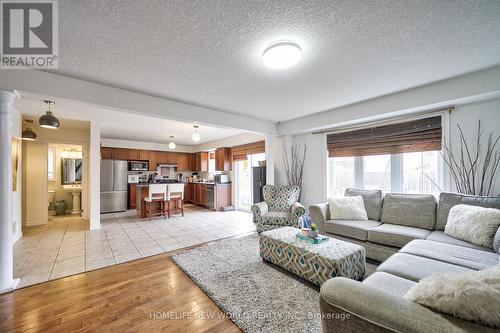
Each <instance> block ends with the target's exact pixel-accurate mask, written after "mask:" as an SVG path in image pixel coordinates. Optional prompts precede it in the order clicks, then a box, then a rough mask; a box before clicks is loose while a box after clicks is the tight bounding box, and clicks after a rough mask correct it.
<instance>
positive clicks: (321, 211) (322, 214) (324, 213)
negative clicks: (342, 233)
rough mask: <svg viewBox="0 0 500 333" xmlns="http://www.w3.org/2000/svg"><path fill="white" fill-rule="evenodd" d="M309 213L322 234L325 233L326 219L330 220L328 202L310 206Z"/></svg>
mask: <svg viewBox="0 0 500 333" xmlns="http://www.w3.org/2000/svg"><path fill="white" fill-rule="evenodd" d="M309 214H310V215H311V219H312V221H313V222H314V223H316V226H318V231H319V233H320V234H324V233H325V221H328V220H330V209H329V207H328V203H326V202H325V203H321V204H315V205H311V206H309Z"/></svg>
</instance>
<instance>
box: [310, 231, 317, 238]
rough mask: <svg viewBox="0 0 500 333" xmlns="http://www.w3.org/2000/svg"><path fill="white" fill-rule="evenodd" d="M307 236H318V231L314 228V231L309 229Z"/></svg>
mask: <svg viewBox="0 0 500 333" xmlns="http://www.w3.org/2000/svg"><path fill="white" fill-rule="evenodd" d="M309 237H311V238H316V237H318V231H317V230H315V231H312V230H311V231H309Z"/></svg>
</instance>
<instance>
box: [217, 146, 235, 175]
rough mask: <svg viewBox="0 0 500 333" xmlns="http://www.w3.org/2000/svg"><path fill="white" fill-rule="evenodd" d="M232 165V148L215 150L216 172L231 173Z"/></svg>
mask: <svg viewBox="0 0 500 333" xmlns="http://www.w3.org/2000/svg"><path fill="white" fill-rule="evenodd" d="M231 165H232V163H231V148H228V147H222V148H217V149H216V150H215V171H231Z"/></svg>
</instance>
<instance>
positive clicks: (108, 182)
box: [101, 160, 114, 192]
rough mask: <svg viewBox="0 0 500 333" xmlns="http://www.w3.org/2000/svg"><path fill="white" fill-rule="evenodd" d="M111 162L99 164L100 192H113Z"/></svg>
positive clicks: (105, 161)
mask: <svg viewBox="0 0 500 333" xmlns="http://www.w3.org/2000/svg"><path fill="white" fill-rule="evenodd" d="M113 162H114V161H113V160H102V162H101V192H110V191H113Z"/></svg>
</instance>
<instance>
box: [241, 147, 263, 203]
mask: <svg viewBox="0 0 500 333" xmlns="http://www.w3.org/2000/svg"><path fill="white" fill-rule="evenodd" d="M265 159H266V154H253V155H248V157H247V159H246V160H243V161H237V162H235V169H236V209H239V210H245V211H250V208H251V207H252V204H253V202H252V201H253V200H252V198H253V189H252V167H254V166H259V161H264V160H265Z"/></svg>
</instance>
